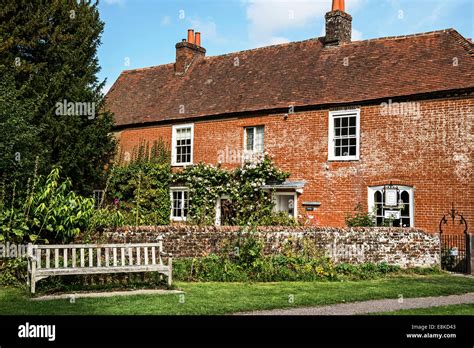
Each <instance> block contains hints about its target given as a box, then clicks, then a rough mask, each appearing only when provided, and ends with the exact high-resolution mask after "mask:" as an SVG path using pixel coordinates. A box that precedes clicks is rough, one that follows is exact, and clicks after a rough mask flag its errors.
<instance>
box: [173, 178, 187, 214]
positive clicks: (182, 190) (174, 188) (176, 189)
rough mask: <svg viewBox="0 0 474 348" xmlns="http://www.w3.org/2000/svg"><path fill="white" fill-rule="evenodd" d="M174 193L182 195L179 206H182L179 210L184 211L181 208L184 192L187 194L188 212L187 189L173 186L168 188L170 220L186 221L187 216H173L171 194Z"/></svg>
mask: <svg viewBox="0 0 474 348" xmlns="http://www.w3.org/2000/svg"><path fill="white" fill-rule="evenodd" d="M174 192H182V193H183V195H182V197H181V204H183V206H182V208H181V210H184V209H183V207H184V192H187V193H188V212H189V188H188V187H186V186H175V187H171V188H170V201H171V211H170V220H171V221H186V220H187V216H183V214H181V216H180V217H179V216H173V208H174V205H173V203H174V202H173V193H174Z"/></svg>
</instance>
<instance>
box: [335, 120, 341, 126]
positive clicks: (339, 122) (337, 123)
mask: <svg viewBox="0 0 474 348" xmlns="http://www.w3.org/2000/svg"><path fill="white" fill-rule="evenodd" d="M340 126H341V119H340V118H335V119H334V128H339V127H340Z"/></svg>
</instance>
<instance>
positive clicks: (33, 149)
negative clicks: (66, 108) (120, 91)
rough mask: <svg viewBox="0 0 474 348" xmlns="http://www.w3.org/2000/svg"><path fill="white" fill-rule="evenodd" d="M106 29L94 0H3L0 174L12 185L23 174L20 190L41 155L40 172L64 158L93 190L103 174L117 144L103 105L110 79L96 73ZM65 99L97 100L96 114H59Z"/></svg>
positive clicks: (67, 171) (66, 168) (78, 181)
mask: <svg viewBox="0 0 474 348" xmlns="http://www.w3.org/2000/svg"><path fill="white" fill-rule="evenodd" d="M103 28H104V24H103V22H102V21H101V20H100V18H99V12H98V8H97V3H96V2H92V1H85V0H81V1H76V0H51V1H43V0H39V1H28V0H16V1H8V2H6V3H4V4H2V6H0V70H1V71H2V81H1V83H0V98H2V103H0V104H2V106H1V107H0V122H1V126H2V128H3V127H5V129H6V130H7V133H6V136H5V137H4V136H3V134H2V137H1V138H0V147H2V148H4V149H5V152H4V153H3V154H2V156H3V158H2V162H3V163H4V165H2V166H1V167H0V176H3V177H4V180H5V181H6V182H7V186H8V187H9V188H10V191H11V187H12V185H13V182H14V181H15V179H17V180H19V179H20V178H23V180H20V182H18V186H17V189H18V188H20V187H25V186H26V178H28V177H29V176H31V169H32V161H33V160H32V159H34V158H36V157H37V156H38V157H39V169H38V170H39V173H40V174H47V173H49V172H50V170H51V168H53V167H54V166H55V165H59V166H61V167H62V168H63V170H62V172H61V173H62V175H63V177H64V178H66V177H70V178H71V179H72V182H73V183H74V189H76V190H78V191H80V192H83V193H88V194H89V193H90V192H91V190H92V189H93V188H96V187H97V186H100V185H101V183H103V181H104V180H105V177H104V170H103V168H104V165H105V164H107V163H108V161H109V160H110V156H111V155H112V154H113V152H114V147H115V144H114V140H113V138H112V136H111V134H110V132H111V129H112V125H113V119H112V115H111V114H109V113H108V112H104V111H103V94H102V92H101V89H102V87H103V85H104V83H105V81H102V82H99V81H98V79H97V76H96V74H97V73H98V71H99V69H100V67H99V64H98V58H97V48H98V46H99V45H100V36H101V33H102V31H103ZM5 71H8V74H4V72H5ZM65 100H66V101H67V102H72V103H89V104H88V105H94V108H95V114H94V115H93V117H92V116H91V115H79V114H77V112H76V114H74V115H67V114H64V112H63V114H61V115H58V114H57V113H58V112H57V111H58V107H57V103H62V102H64V101H65ZM16 152H19V153H20V160H18V158H17V157H15V154H16ZM12 159H13V160H12ZM3 160H5V162H4V161H3ZM13 161H15V162H13Z"/></svg>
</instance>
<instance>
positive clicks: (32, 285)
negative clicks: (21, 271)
mask: <svg viewBox="0 0 474 348" xmlns="http://www.w3.org/2000/svg"><path fill="white" fill-rule="evenodd" d="M35 291H36V282H35V280H34V279H32V280H31V293H32V294H34V293H35Z"/></svg>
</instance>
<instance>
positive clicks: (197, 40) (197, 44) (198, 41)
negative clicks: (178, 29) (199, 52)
mask: <svg viewBox="0 0 474 348" xmlns="http://www.w3.org/2000/svg"><path fill="white" fill-rule="evenodd" d="M195 38H196V39H195V41H194V43H195V44H196V46H201V33H200V32H198V31H197V32H196V36H195Z"/></svg>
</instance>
